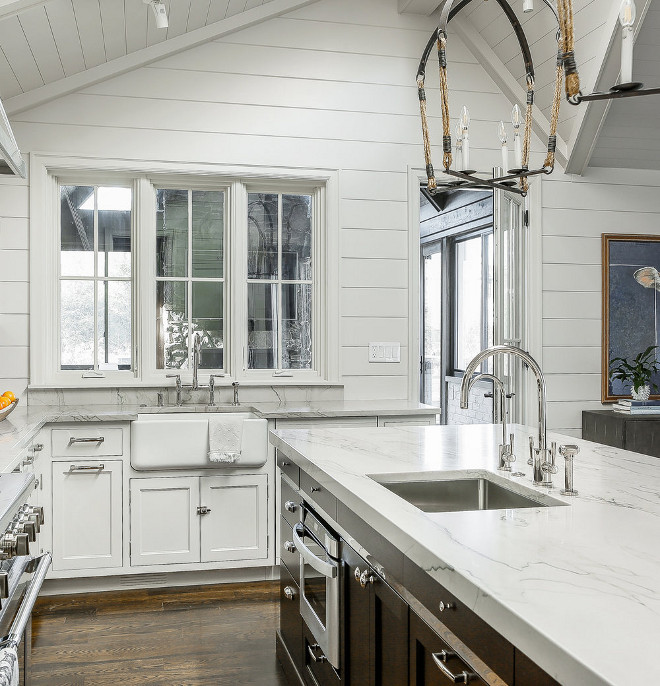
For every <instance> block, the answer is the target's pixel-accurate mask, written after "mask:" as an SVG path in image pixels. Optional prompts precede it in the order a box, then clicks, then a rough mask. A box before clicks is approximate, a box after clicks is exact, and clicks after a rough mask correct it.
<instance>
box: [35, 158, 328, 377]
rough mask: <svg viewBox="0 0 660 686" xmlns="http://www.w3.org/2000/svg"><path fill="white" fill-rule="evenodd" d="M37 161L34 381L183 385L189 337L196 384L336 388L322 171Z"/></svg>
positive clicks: (189, 360)
mask: <svg viewBox="0 0 660 686" xmlns="http://www.w3.org/2000/svg"><path fill="white" fill-rule="evenodd" d="M35 160H36V161H37V162H36V163H37V164H39V160H41V166H38V167H35V168H38V169H39V170H40V171H39V176H38V177H37V176H35V178H34V183H33V184H32V185H31V189H30V194H31V200H32V201H35V205H34V206H35V207H36V208H37V209H36V210H35V212H34V217H35V219H34V221H31V241H32V245H33V246H35V247H34V248H33V249H32V250H31V251H30V266H31V269H32V270H33V272H32V273H34V274H38V275H39V276H38V277H37V278H35V279H34V280H33V286H32V288H31V291H32V302H31V312H32V319H31V322H32V324H31V333H30V336H31V346H30V350H31V353H30V354H31V357H30V365H31V383H32V384H34V385H37V384H38V385H60V384H62V385H67V386H72V385H75V384H77V383H79V384H80V385H81V386H89V387H93V386H97V385H98V386H113V385H115V384H119V385H121V384H130V385H136V386H139V385H151V386H152V385H160V384H162V383H163V382H164V379H165V377H166V376H167V375H168V374H171V373H172V372H175V373H179V372H180V373H181V374H182V381H183V383H184V384H188V383H190V380H191V376H192V367H193V357H194V355H193V350H194V339H195V337H196V336H199V338H200V342H201V354H200V359H199V369H200V370H201V372H202V374H200V383H203V384H206V383H207V379H206V378H205V376H204V372H206V373H212V374H215V375H218V376H225V377H226V381H225V383H230V382H231V381H232V380H234V379H242V380H251V381H254V382H255V383H267V384H268V385H270V384H272V383H273V377H283V378H282V380H281V381H279V380H278V381H277V383H282V384H287V383H290V384H301V383H304V384H307V383H312V384H313V383H328V382H330V383H332V382H334V381H335V380H336V374H337V367H338V343H337V334H336V331H337V326H336V322H337V317H338V314H337V296H338V292H337V284H336V274H335V270H336V263H337V259H338V258H337V252H336V233H337V232H336V228H335V230H334V232H333V234H332V236H331V235H329V234H328V232H327V231H326V212H328V211H329V212H330V215H331V217H332V220H333V221H334V222H335V223H336V217H335V216H334V213H333V207H334V205H335V204H336V178H335V177H336V175H332V176H328V175H324V174H325V173H324V172H318V171H316V172H314V173H310V175H309V176H304V175H303V173H302V172H296V173H295V174H294V175H293V176H292V177H291V178H290V179H288V178H283V177H282V171H281V170H280V169H275V170H272V172H271V173H272V174H273V178H268V177H267V176H263V177H257V176H255V175H254V169H250V170H249V172H250V174H251V176H250V177H249V178H247V179H242V178H240V177H237V176H233V177H228V176H223V175H221V174H218V175H217V176H216V175H213V174H211V173H209V172H208V169H205V170H202V171H200V173H199V174H197V175H195V174H191V173H188V172H186V173H183V172H180V171H179V172H170V171H169V170H168V169H167V168H166V167H167V165H165V164H164V163H163V164H162V165H160V163H159V164H158V165H155V164H154V167H155V168H157V169H155V170H154V171H153V172H152V173H151V175H147V174H140V173H136V172H134V171H130V170H128V169H126V170H125V171H121V164H123V163H112V164H111V163H110V162H108V164H107V168H108V171H107V173H106V172H104V171H103V169H94V170H91V169H90V170H87V171H85V162H84V161H82V160H78V161H77V164H79V165H80V167H78V166H76V168H75V169H74V170H73V171H72V166H71V161H70V160H65V159H63V158H60V161H59V164H61V165H62V167H63V168H64V169H65V171H63V172H59V171H58V170H57V169H56V168H53V169H50V168H49V167H48V165H47V164H46V163H44V160H47V161H50V157H49V156H40V155H36V156H35ZM126 164H127V165H128V163H126ZM161 167H162V168H161ZM329 188H330V189H331V191H330V196H329V191H328V189H329ZM48 191H50V193H49V192H48ZM39 193H41V196H40V195H39ZM328 196H329V197H330V198H331V202H328V201H327V197H328ZM37 198H40V201H39V202H36V199H37ZM328 207H330V209H329V210H328V209H327V208H328ZM55 222H57V231H56V232H55V233H54V232H53V230H52V229H53V224H54V223H55ZM333 279H334V282H332V283H331V281H332V280H333ZM82 379H84V381H83V380H82ZM167 383H170V382H169V381H168V382H167Z"/></svg>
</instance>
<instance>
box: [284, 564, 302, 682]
mask: <svg viewBox="0 0 660 686" xmlns="http://www.w3.org/2000/svg"><path fill="white" fill-rule="evenodd" d="M302 630H303V618H302V617H301V616H300V596H299V591H298V586H297V585H296V583H295V581H294V580H293V577H292V576H291V574H289V572H288V571H287V570H286V569H284V568H283V569H281V570H280V634H281V635H282V640H283V641H284V644H285V645H286V647H287V649H288V650H289V654H290V655H291V659H292V660H293V662H294V664H295V665H296V669H297V670H298V671H299V672H301V673H302V668H303V652H302V651H303V644H302Z"/></svg>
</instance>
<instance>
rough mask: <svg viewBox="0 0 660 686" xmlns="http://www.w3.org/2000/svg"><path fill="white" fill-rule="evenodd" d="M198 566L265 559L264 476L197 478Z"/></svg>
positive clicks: (266, 506) (265, 500)
mask: <svg viewBox="0 0 660 686" xmlns="http://www.w3.org/2000/svg"><path fill="white" fill-rule="evenodd" d="M200 493H201V499H200V505H201V506H203V507H204V506H205V507H206V508H209V509H210V512H209V513H208V514H204V515H201V517H200V519H201V545H202V562H226V561H229V560H260V559H263V558H266V557H268V476H267V475H266V474H239V475H232V476H208V477H207V476H204V477H202V478H201V487H200Z"/></svg>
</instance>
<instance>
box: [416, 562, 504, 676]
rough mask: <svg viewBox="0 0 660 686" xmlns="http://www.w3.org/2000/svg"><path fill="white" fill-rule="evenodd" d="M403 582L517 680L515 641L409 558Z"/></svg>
mask: <svg viewBox="0 0 660 686" xmlns="http://www.w3.org/2000/svg"><path fill="white" fill-rule="evenodd" d="M403 585H404V586H405V588H406V589H407V590H408V591H410V593H411V594H412V595H413V596H414V597H415V598H417V600H419V601H420V602H421V603H422V604H423V605H424V606H425V607H426V609H427V610H429V612H431V614H433V615H434V616H435V617H436V618H437V619H439V620H440V621H441V622H442V623H443V624H444V625H445V626H446V627H447V628H448V629H449V630H450V631H451V632H452V633H453V634H455V635H456V636H457V637H458V638H459V639H460V640H461V641H462V642H463V643H465V645H467V646H470V648H471V649H472V650H473V651H474V653H475V655H477V657H479V659H480V660H483V662H485V663H486V664H487V665H488V667H489V668H490V669H492V670H493V671H494V672H495V673H496V674H497V675H498V676H499V677H500V678H501V679H503V680H504V681H505V682H506V683H507V684H510V683H513V664H514V662H513V645H512V644H511V643H509V641H507V640H506V639H505V638H504V637H503V636H502V635H501V634H499V633H498V632H497V631H495V629H493V628H492V627H491V626H490V625H489V624H487V623H486V622H484V620H483V619H481V618H480V617H479V616H477V615H476V614H475V613H474V612H472V610H471V609H470V608H468V607H467V605H465V604H464V603H462V602H460V601H459V600H458V599H457V598H456V596H454V595H453V594H451V593H449V591H447V590H446V589H445V588H444V587H443V586H442V585H441V584H439V583H438V582H437V581H435V580H434V579H433V578H431V577H430V576H429V575H428V574H427V573H426V572H425V571H424V570H422V569H420V568H419V567H417V565H415V564H413V563H412V562H410V561H409V560H408V559H407V558H406V559H405V560H404V576H403Z"/></svg>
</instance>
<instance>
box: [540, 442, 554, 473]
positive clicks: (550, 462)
mask: <svg viewBox="0 0 660 686" xmlns="http://www.w3.org/2000/svg"><path fill="white" fill-rule="evenodd" d="M556 461H557V442H556V441H552V443H551V444H550V450H548V459H547V460H546V461H545V462H544V463H543V465H542V466H541V469H542V470H543V471H544V472H545V473H546V474H556V473H557V465H556Z"/></svg>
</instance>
